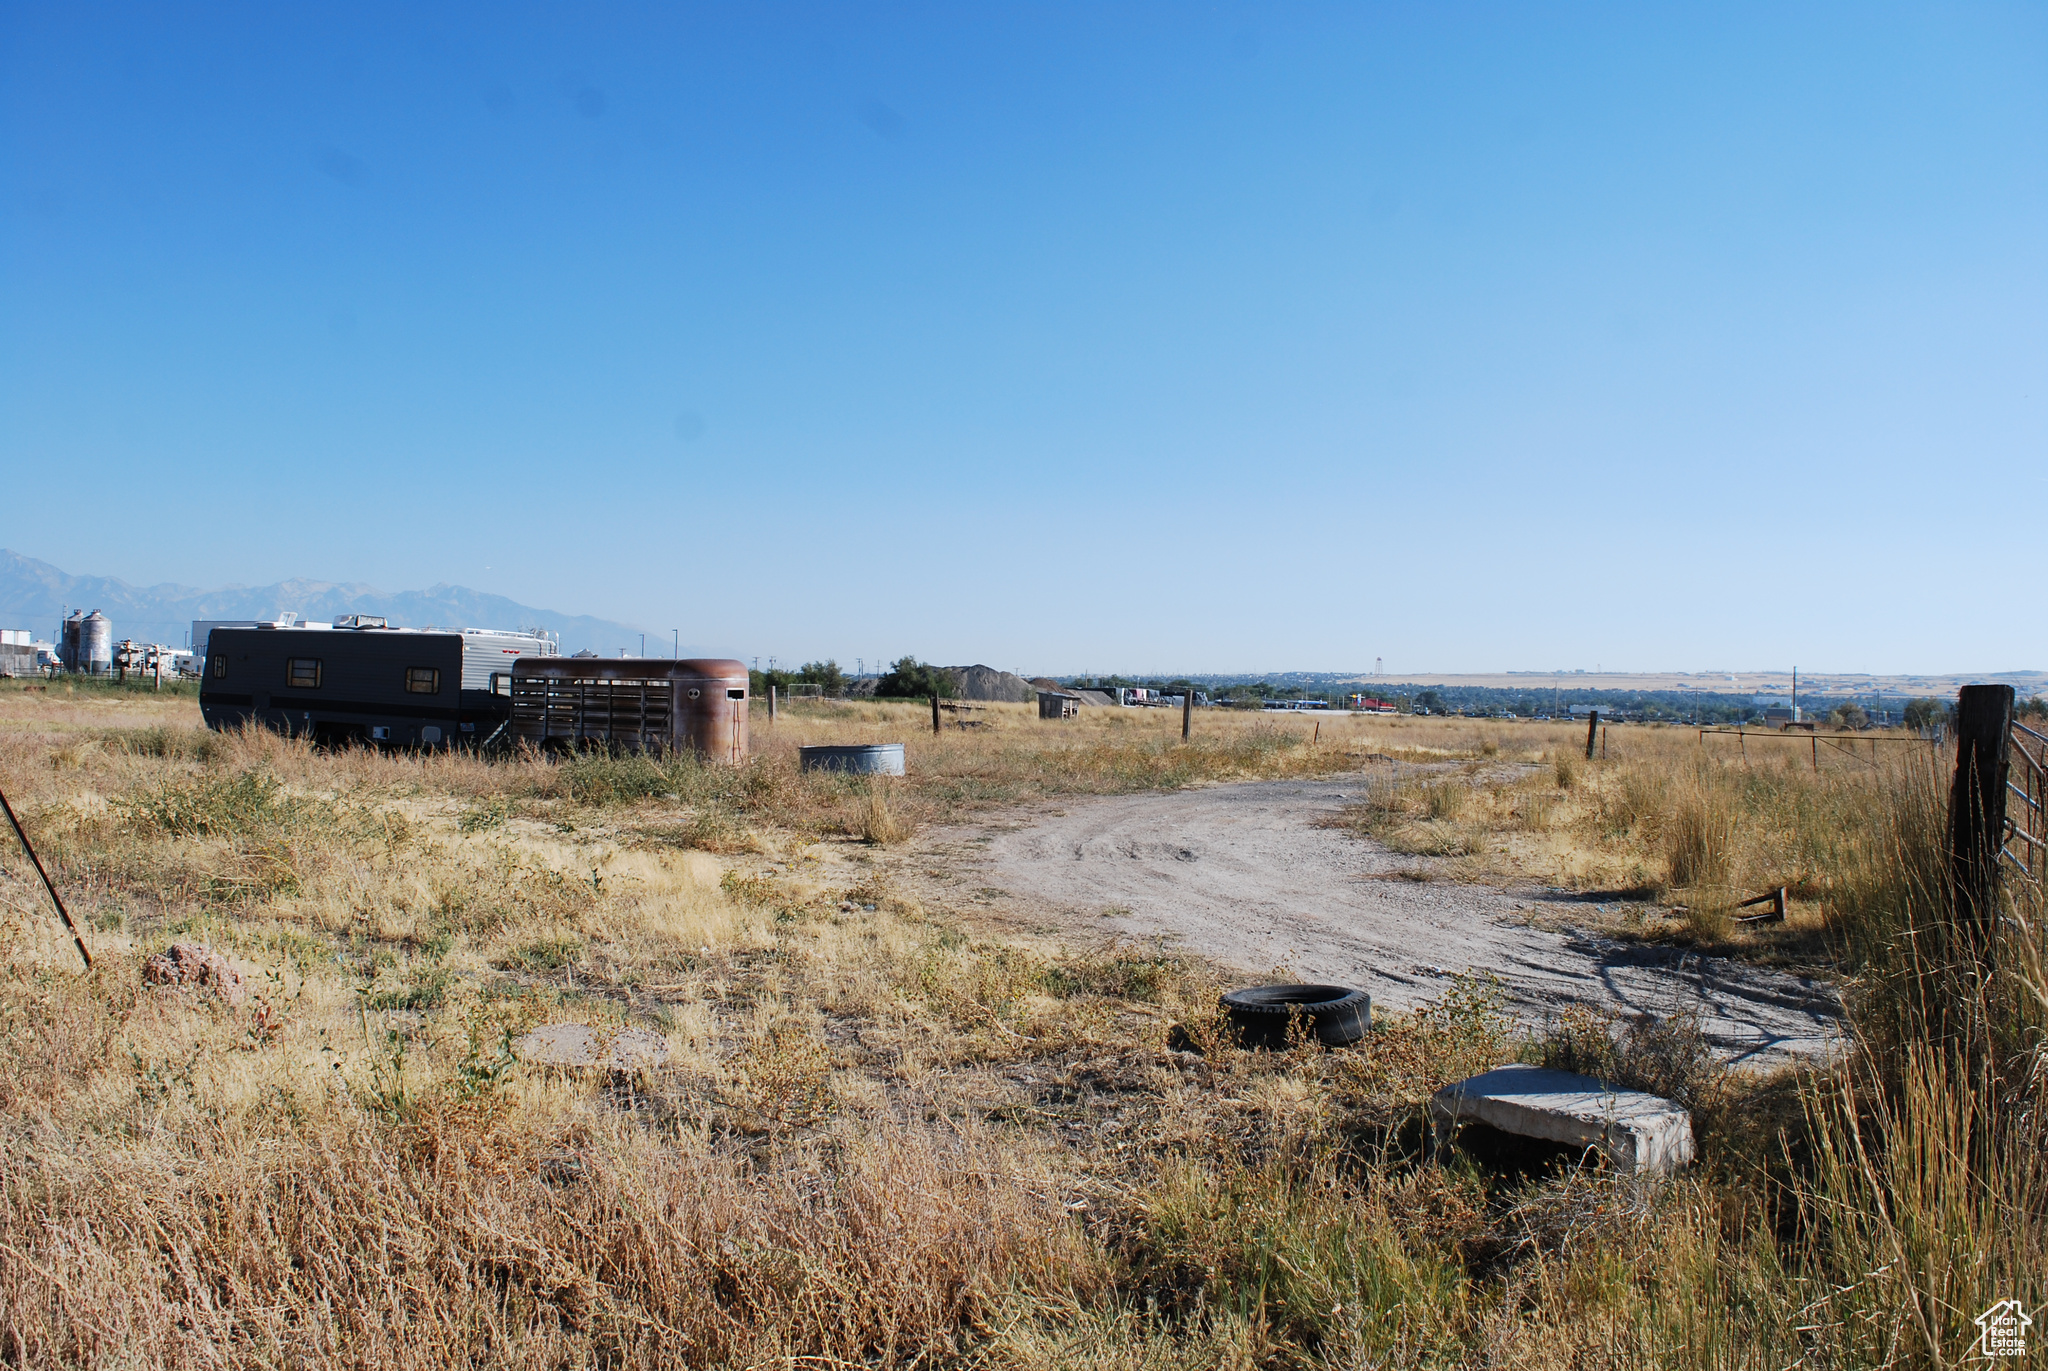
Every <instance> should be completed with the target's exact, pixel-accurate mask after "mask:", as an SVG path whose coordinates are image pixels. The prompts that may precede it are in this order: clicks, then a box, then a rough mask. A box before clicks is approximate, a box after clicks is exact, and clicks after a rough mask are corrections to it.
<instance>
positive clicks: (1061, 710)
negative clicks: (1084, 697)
mask: <svg viewBox="0 0 2048 1371" xmlns="http://www.w3.org/2000/svg"><path fill="white" fill-rule="evenodd" d="M1080 712H1081V700H1080V697H1079V696H1077V695H1075V694H1074V693H1073V692H1071V691H1066V690H1041V691H1039V692H1038V717H1039V718H1041V719H1071V718H1074V717H1075V716H1076V715H1078V714H1080Z"/></svg>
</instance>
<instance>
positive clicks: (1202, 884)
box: [946, 777, 1838, 1065]
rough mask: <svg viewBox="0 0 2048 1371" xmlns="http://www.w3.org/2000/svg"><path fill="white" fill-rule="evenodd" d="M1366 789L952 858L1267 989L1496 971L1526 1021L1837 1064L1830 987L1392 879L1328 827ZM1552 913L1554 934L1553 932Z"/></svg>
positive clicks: (1253, 802)
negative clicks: (1607, 1023)
mask: <svg viewBox="0 0 2048 1371" xmlns="http://www.w3.org/2000/svg"><path fill="white" fill-rule="evenodd" d="M1362 784H1363V782H1362V780H1361V779H1359V778H1356V777H1352V778H1348V779H1338V780H1323V781H1271V782H1258V783H1253V784H1244V785H1226V786H1214V787H1210V788H1207V789H1201V790H1189V791H1180V792H1175V793H1170V794H1144V795H1127V796H1117V797H1113V798H1108V799H1099V800H1085V801H1078V802H1075V803H1072V804H1070V805H1068V806H1067V807H1066V808H1065V809H1063V810H1056V811H1051V812H1049V813H1047V814H1045V815H1044V816H1042V817H1038V818H1036V819H1035V820H1034V821H1032V822H1029V823H1026V824H1024V825H1022V826H1018V827H1012V828H1008V829H1002V830H996V831H994V832H993V833H983V834H981V835H978V836H975V837H971V838H965V837H956V838H955V840H954V841H952V842H949V843H947V844H946V846H948V847H949V848H950V849H951V852H950V854H949V855H950V856H951V857H952V858H953V860H954V861H955V862H956V863H960V864H964V865H965V866H966V867H967V868H968V869H969V871H971V872H972V874H971V875H969V874H968V871H962V872H961V876H963V877H965V878H967V879H971V880H980V881H985V882H986V886H985V887H984V894H985V895H987V896H989V897H991V899H992V900H1000V903H1001V904H1002V905H1003V906H1004V907H1005V909H1004V912H1005V913H1006V914H1008V915H1009V916H1010V917H1013V918H1023V919H1026V920H1029V921H1032V922H1036V923H1039V924H1040V926H1041V927H1044V926H1046V925H1048V924H1049V925H1050V926H1051V928H1050V929H1049V930H1048V931H1051V930H1052V929H1056V930H1059V931H1061V932H1062V933H1063V934H1064V933H1068V932H1071V933H1072V934H1075V935H1079V936H1082V937H1086V938H1088V939H1090V940H1093V941H1100V940H1102V939H1105V938H1107V937H1109V936H1111V935H1113V934H1121V935H1124V936H1128V937H1131V938H1136V939H1150V938H1155V937H1163V938H1166V939H1169V940H1170V941H1171V942H1172V944H1173V945H1174V946H1176V947H1178V948H1180V949H1182V950H1184V951H1188V952H1193V953H1198V954H1200V955H1202V956H1205V957H1209V958H1211V959H1214V960H1215V961H1218V962H1221V963H1223V964H1225V965H1228V966H1232V967H1236V968H1239V969H1241V970H1243V971H1244V972H1246V973H1247V978H1248V979H1252V978H1264V977H1265V976H1266V975H1267V973H1269V972H1271V971H1272V970H1273V969H1275V968H1285V969H1286V972H1287V974H1288V976H1289V978H1291V979H1299V980H1307V981H1330V982H1336V983H1339V984H1345V985H1356V986H1360V987H1363V988H1364V989H1366V990H1368V991H1370V992H1371V994H1372V997H1373V1000H1374V1003H1375V1005H1376V1006H1378V1007H1384V1008H1386V1009H1392V1010H1398V1009H1404V1008H1408V1007H1410V1006H1413V1005H1416V1004H1419V1003H1422V1002H1424V1001H1427V1000H1431V999H1434V998H1436V996H1437V995H1438V994H1440V993H1441V991H1442V990H1443V988H1444V987H1445V985H1446V984H1447V983H1448V981H1449V979H1450V978H1451V977H1452V976H1455V975H1458V974H1460V973H1463V972H1467V971H1476V972H1492V973H1495V974H1497V975H1498V976H1499V977H1500V978H1501V980H1502V983H1503V988H1504V990H1505V993H1506V995H1507V998H1508V1002H1509V1005H1510V1006H1511V1007H1512V1009H1513V1011H1514V1012H1515V1013H1516V1014H1517V1015H1518V1016H1519V1017H1520V1018H1522V1019H1524V1020H1525V1021H1528V1022H1531V1023H1538V1022H1541V1021H1542V1020H1543V1019H1544V1018H1545V1017H1547V1016H1549V1015H1552V1014H1555V1013H1556V1012H1557V1011H1558V1010H1559V1009H1561V1008H1563V1007H1564V1006H1566V1005H1570V1004H1585V1005H1604V1006H1610V1007H1614V1008H1618V1009H1621V1010H1624V1011H1640V1010H1650V1011H1654V1012H1657V1013H1664V1014H1669V1013H1674V1012H1679V1013H1687V1014H1697V1015H1698V1016H1699V1019H1700V1022H1701V1025H1702V1027H1703V1029H1704V1030H1705V1032H1706V1034H1707V1036H1708V1037H1709V1038H1710V1039H1712V1040H1713V1042H1714V1043H1715V1044H1716V1045H1717V1046H1718V1047H1719V1048H1720V1049H1721V1050H1722V1051H1724V1052H1725V1053H1727V1054H1728V1056H1729V1057H1730V1058H1731V1059H1733V1060H1735V1061H1738V1062H1743V1063H1748V1064H1757V1065H1769V1064H1774V1063H1777V1062H1780V1061H1783V1060H1786V1059H1787V1058H1789V1057H1791V1056H1794V1055H1803V1054H1809V1053H1815V1052H1821V1051H1825V1050H1826V1049H1827V1047H1828V1045H1829V1043H1830V1041H1831V1040H1832V1035H1833V1033H1834V1032H1835V1028H1836V1024H1837V1021H1838V1006H1837V1001H1836V998H1835V995H1834V992H1833V990H1832V989H1831V988H1830V987H1828V986H1827V985H1825V984H1824V983H1821V982H1817V981H1811V980H1806V979H1803V978H1800V977H1796V976H1792V975H1788V974H1786V973H1784V972H1779V971H1772V970H1766V969H1762V968H1757V967H1751V966H1745V965H1742V964H1740V963H1736V962H1730V961H1727V960H1724V959H1720V958H1713V957H1703V956H1700V955H1699V954H1697V953H1692V952H1687V951H1685V950H1683V949H1677V948H1666V947H1648V946H1642V945H1637V944H1631V943H1623V942H1617V941H1614V940H1613V939H1609V938H1603V937H1599V936H1596V935H1594V934H1591V933H1587V932H1583V931H1575V930H1570V929H1566V930H1563V931H1556V929H1555V925H1556V924H1557V922H1558V919H1557V916H1558V915H1559V914H1564V915H1566V916H1567V917H1568V915H1569V913H1570V911H1571V910H1572V909H1573V908H1574V907H1575V906H1576V905H1577V897H1574V896H1561V895H1555V894H1551V893H1548V892H1545V891H1543V890H1540V889H1534V888H1532V889H1529V890H1524V891H1504V890H1495V889H1489V888H1486V887H1481V886H1471V885H1459V884H1453V883H1450V882H1447V881H1435V882H1430V883H1426V884H1418V883H1415V882H1411V881H1407V880H1402V879H1399V878H1395V877H1392V875H1391V873H1393V872H1395V871H1397V870H1399V869H1403V868H1412V867H1413V866H1414V865H1415V863H1414V861H1413V859H1410V858H1402V857H1397V856H1395V855H1394V854H1392V853H1390V852H1388V851H1387V850H1386V849H1384V848H1382V847H1380V846H1379V845H1377V844H1375V843H1371V842H1367V841H1362V840H1360V839H1358V838H1354V837H1351V836H1349V835H1347V834H1345V833H1342V832H1339V831H1335V830H1332V829H1328V828H1319V827H1317V826H1316V820H1317V819H1319V818H1321V817H1323V816H1325V815H1328V814H1332V813H1334V812H1336V811H1337V810H1338V809H1340V808H1341V807H1342V806H1343V805H1344V803H1345V802H1346V801H1347V800H1348V799H1356V798H1359V796H1360V794H1361V786H1362ZM1539 918H1540V919H1541V920H1542V921H1543V922H1544V923H1546V924H1550V925H1552V927H1548V928H1546V927H1537V926H1534V925H1533V924H1532V920H1535V919H1539Z"/></svg>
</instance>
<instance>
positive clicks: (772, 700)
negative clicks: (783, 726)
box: [768, 685, 775, 724]
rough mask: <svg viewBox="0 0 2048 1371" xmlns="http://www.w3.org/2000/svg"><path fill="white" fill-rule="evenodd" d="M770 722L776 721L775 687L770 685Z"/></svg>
mask: <svg viewBox="0 0 2048 1371" xmlns="http://www.w3.org/2000/svg"><path fill="white" fill-rule="evenodd" d="M768 722H769V723H771V724H772V723H774V722H775V687H774V686H772V685H771V686H769V687H768Z"/></svg>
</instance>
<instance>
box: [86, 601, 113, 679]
mask: <svg viewBox="0 0 2048 1371" xmlns="http://www.w3.org/2000/svg"><path fill="white" fill-rule="evenodd" d="M78 669H79V670H80V671H89V672H91V673H92V674H93V675H95V676H104V675H106V674H107V673H108V672H110V671H112V670H113V669H114V624H113V621H112V620H110V619H108V618H107V616H106V615H104V614H102V613H100V612H99V611H98V610H94V611H93V612H92V613H90V614H88V615H86V616H85V618H84V619H83V620H81V621H80V622H79V625H78Z"/></svg>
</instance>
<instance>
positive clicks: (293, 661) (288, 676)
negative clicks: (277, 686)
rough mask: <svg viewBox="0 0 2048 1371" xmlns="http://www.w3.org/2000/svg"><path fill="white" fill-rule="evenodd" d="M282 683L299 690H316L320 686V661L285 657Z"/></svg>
mask: <svg viewBox="0 0 2048 1371" xmlns="http://www.w3.org/2000/svg"><path fill="white" fill-rule="evenodd" d="M284 683H285V684H286V685H288V686H296V687H298V688H299V689H300V690H317V689H319V686H320V659H319V658H318V657H287V658H286V659H285V663H284Z"/></svg>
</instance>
